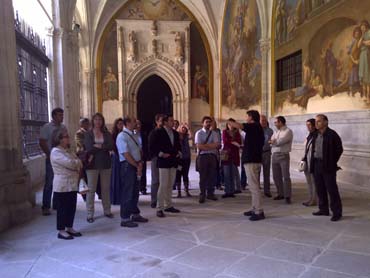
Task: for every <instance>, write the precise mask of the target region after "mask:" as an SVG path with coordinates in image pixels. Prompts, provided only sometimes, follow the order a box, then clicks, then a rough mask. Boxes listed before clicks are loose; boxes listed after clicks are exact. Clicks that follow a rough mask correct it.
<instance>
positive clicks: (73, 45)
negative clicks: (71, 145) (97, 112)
mask: <svg viewBox="0 0 370 278" xmlns="http://www.w3.org/2000/svg"><path fill="white" fill-rule="evenodd" d="M71 3H72V4H73V1H52V7H53V21H54V28H53V30H52V38H51V39H52V51H51V53H49V55H50V56H51V60H52V63H51V84H52V85H51V90H50V92H51V95H52V96H51V99H52V102H51V106H52V107H50V108H51V109H53V108H55V107H61V108H62V109H64V124H65V125H66V126H67V128H68V130H69V133H70V134H71V135H73V134H74V132H75V131H76V130H77V129H78V125H79V117H80V93H79V92H80V88H79V45H78V33H79V27H77V28H73V29H72V28H71V27H72V18H70V17H68V16H67V15H68V9H70V7H71V5H72V4H71ZM72 138H73V136H72Z"/></svg>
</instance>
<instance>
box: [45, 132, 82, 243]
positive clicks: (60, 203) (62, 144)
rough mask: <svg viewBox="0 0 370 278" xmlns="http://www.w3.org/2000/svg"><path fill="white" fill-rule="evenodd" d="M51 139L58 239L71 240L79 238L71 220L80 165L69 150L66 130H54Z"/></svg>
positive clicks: (74, 211)
mask: <svg viewBox="0 0 370 278" xmlns="http://www.w3.org/2000/svg"><path fill="white" fill-rule="evenodd" d="M52 138H53V143H52V147H53V149H52V150H51V154H50V162H51V165H52V167H53V171H54V180H53V191H54V198H55V204H56V209H57V230H58V231H59V232H58V238H60V239H73V238H74V237H79V236H81V233H79V232H77V231H75V230H74V229H73V220H74V217H75V213H76V203H77V191H78V181H79V174H80V170H81V169H82V163H81V161H80V159H79V158H78V157H77V156H76V155H75V154H74V153H73V152H72V151H71V150H70V143H69V135H68V132H67V130H66V129H58V130H55V131H54V133H53V137H52Z"/></svg>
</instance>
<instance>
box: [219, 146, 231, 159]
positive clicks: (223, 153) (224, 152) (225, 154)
mask: <svg viewBox="0 0 370 278" xmlns="http://www.w3.org/2000/svg"><path fill="white" fill-rule="evenodd" d="M220 159H221V161H229V152H228V150H225V149H222V150H221V152H220Z"/></svg>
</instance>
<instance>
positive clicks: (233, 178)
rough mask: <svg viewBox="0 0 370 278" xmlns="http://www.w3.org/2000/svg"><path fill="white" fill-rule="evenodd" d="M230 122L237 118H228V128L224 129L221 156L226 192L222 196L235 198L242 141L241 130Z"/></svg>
mask: <svg viewBox="0 0 370 278" xmlns="http://www.w3.org/2000/svg"><path fill="white" fill-rule="evenodd" d="M229 122H235V120H234V119H232V118H230V119H228V121H227V123H226V129H224V130H223V131H222V142H223V148H222V150H221V156H220V157H221V166H222V170H223V176H224V182H225V194H224V195H222V198H229V197H232V198H234V197H235V195H234V193H235V187H236V183H237V182H238V179H239V184H240V176H239V172H238V166H239V165H240V156H239V149H240V145H241V143H242V141H241V136H240V133H239V130H238V129H236V128H235V127H232V126H230V125H229Z"/></svg>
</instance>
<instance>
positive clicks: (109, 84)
mask: <svg viewBox="0 0 370 278" xmlns="http://www.w3.org/2000/svg"><path fill="white" fill-rule="evenodd" d="M117 72H118V61H117V31H116V29H115V28H113V29H112V30H110V32H109V33H108V35H107V38H106V40H105V43H104V46H103V56H102V66H101V75H100V76H101V77H102V80H101V81H102V99H103V101H107V100H118V81H117V77H118V76H117Z"/></svg>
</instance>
